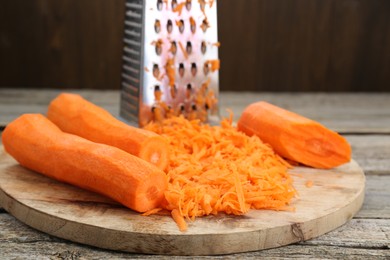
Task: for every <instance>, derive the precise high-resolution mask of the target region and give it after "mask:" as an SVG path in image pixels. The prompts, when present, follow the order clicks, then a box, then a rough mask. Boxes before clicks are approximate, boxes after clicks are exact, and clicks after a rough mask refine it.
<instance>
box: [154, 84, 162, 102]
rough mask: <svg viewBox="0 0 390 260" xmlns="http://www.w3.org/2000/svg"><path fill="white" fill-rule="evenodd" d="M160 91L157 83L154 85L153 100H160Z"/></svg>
mask: <svg viewBox="0 0 390 260" xmlns="http://www.w3.org/2000/svg"><path fill="white" fill-rule="evenodd" d="M161 96H162V92H161V89H160V86H159V85H156V86H154V100H155V101H161Z"/></svg>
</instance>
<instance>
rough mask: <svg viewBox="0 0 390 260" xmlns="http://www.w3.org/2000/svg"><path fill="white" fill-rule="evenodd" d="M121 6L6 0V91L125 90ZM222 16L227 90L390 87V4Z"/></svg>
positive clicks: (264, 8) (119, 2)
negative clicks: (122, 71) (24, 89)
mask: <svg viewBox="0 0 390 260" xmlns="http://www.w3.org/2000/svg"><path fill="white" fill-rule="evenodd" d="M194 1H196V0H194ZM124 2H125V0H28V1H26V0H0V87H44V88H49V87H52V88H96V89H119V88H120V80H121V79H120V72H121V54H122V35H123V18H124V11H125V6H124ZM179 2H180V1H179ZM218 19H219V22H218V23H219V39H220V42H221V44H222V45H221V48H220V58H221V62H222V63H221V66H222V67H221V71H220V78H221V87H220V88H221V89H222V90H242V91H390V1H389V0H219V1H218Z"/></svg>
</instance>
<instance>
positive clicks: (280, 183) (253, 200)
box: [145, 116, 296, 231]
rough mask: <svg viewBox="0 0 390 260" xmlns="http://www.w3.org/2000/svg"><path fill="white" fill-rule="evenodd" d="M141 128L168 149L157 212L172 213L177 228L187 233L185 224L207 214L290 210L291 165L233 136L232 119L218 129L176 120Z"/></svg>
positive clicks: (252, 139) (258, 144)
mask: <svg viewBox="0 0 390 260" xmlns="http://www.w3.org/2000/svg"><path fill="white" fill-rule="evenodd" d="M145 128H146V129H148V130H151V131H154V132H156V133H159V134H161V135H162V136H164V137H165V138H166V139H167V141H168V142H169V143H170V145H171V149H172V154H171V159H170V164H169V167H168V170H167V175H168V178H169V185H168V189H167V191H166V192H165V199H166V201H165V202H164V203H163V205H162V208H164V209H166V210H169V211H170V212H171V215H172V217H173V219H174V220H175V221H176V223H177V225H178V226H179V228H180V230H182V231H185V230H186V229H187V221H189V220H194V219H195V218H196V217H200V216H206V215H210V214H213V215H216V214H218V213H226V214H235V215H242V214H245V213H247V212H248V211H249V210H250V209H271V210H292V208H291V207H290V206H289V203H290V202H291V200H292V198H293V197H294V196H295V195H296V191H295V189H294V187H293V184H292V178H291V176H290V175H289V173H288V172H287V170H288V168H290V167H291V166H290V165H289V164H288V163H287V162H286V161H284V160H283V159H282V158H281V157H279V156H278V155H277V154H275V153H274V151H273V150H272V149H271V147H270V146H268V145H266V144H264V143H263V142H262V141H261V140H260V139H259V138H258V137H256V136H252V137H249V136H247V135H245V134H243V133H241V132H238V131H237V129H236V128H235V127H234V126H232V116H230V118H229V119H224V120H223V121H222V122H221V125H220V126H210V125H208V124H201V123H200V120H191V121H190V120H187V119H185V118H184V117H183V116H179V117H172V118H168V119H165V120H163V121H162V122H160V123H157V122H152V123H150V124H148V125H146V126H145ZM152 213H153V212H152Z"/></svg>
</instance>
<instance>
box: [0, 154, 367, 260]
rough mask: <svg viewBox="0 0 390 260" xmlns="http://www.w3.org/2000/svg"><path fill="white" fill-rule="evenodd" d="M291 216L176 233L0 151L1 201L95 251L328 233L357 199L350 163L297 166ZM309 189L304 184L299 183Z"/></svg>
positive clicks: (253, 245)
mask: <svg viewBox="0 0 390 260" xmlns="http://www.w3.org/2000/svg"><path fill="white" fill-rule="evenodd" d="M292 173H293V174H295V177H294V186H295V188H296V189H297V190H298V192H299V197H298V198H297V199H296V200H294V202H293V206H294V207H295V208H296V211H294V212H276V211H264V210H253V211H250V212H249V213H248V214H247V215H245V216H226V215H219V216H209V217H204V218H198V219H196V220H195V221H194V222H191V223H190V224H189V230H188V231H187V232H184V233H182V232H180V231H179V230H178V228H177V226H176V224H175V223H174V222H173V220H172V219H171V218H170V217H169V216H162V215H155V216H149V217H143V216H141V215H139V214H138V213H135V212H133V211H131V210H129V209H126V208H124V207H122V206H120V205H118V204H117V203H115V202H113V201H111V200H109V199H107V198H105V197H102V196H100V195H97V194H94V193H91V192H87V191H84V190H81V189H78V188H75V187H72V186H69V185H66V184H62V183H59V182H57V181H54V180H52V179H49V178H47V177H45V176H42V175H40V174H37V173H35V172H32V171H29V170H27V169H25V168H23V167H21V166H19V165H18V164H17V163H16V162H15V161H14V160H13V159H12V158H11V157H10V156H9V155H7V154H6V153H5V152H4V150H3V149H2V148H1V152H0V204H1V205H2V207H3V208H4V209H5V210H7V211H8V212H9V213H11V214H12V215H14V216H15V217H16V218H18V219H19V220H20V221H22V222H24V223H26V224H27V225H29V226H32V227H34V228H36V229H38V230H41V231H43V232H46V233H48V234H51V235H54V236H57V237H60V238H65V239H68V240H71V241H75V242H80V243H83V244H87V245H92V246H96V247H100V248H106V249H113V250H119V251H127V252H136V253H149V254H167V255H219V254H231V253H238V252H248V251H255V250H260V249H267V248H274V247H280V246H283V245H288V244H291V243H295V242H299V241H305V240H308V239H311V238H314V237H317V236H319V235H322V234H324V233H326V232H329V231H331V230H333V229H335V228H337V227H339V226H341V225H343V224H345V223H346V222H347V221H348V220H350V219H351V218H352V217H353V216H354V215H355V214H356V213H357V212H358V210H359V209H360V207H361V205H362V203H363V199H364V188H365V176H364V173H363V171H362V170H361V168H360V167H359V165H358V164H357V163H356V162H355V161H351V162H350V163H349V164H345V165H343V166H341V167H338V168H335V169H332V170H318V169H312V168H306V167H296V168H294V169H293V170H292ZM308 180H310V181H312V182H313V184H314V185H313V186H312V187H310V188H308V187H306V185H305V183H306V181H308Z"/></svg>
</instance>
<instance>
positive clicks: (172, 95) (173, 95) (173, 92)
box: [170, 85, 177, 98]
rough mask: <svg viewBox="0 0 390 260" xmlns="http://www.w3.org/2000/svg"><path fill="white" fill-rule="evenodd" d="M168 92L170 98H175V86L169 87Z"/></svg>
mask: <svg viewBox="0 0 390 260" xmlns="http://www.w3.org/2000/svg"><path fill="white" fill-rule="evenodd" d="M170 92H171V97H172V98H176V94H177V87H176V85H173V86H171V89H170Z"/></svg>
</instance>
